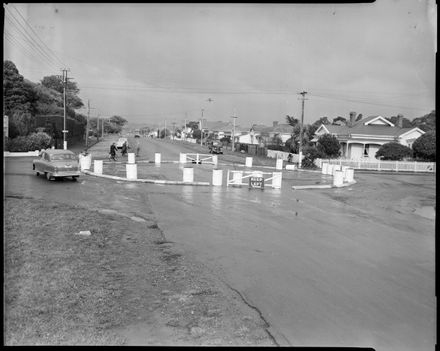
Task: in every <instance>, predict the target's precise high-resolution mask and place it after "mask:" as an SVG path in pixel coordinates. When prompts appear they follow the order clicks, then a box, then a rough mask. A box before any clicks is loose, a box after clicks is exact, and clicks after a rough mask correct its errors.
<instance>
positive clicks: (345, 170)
mask: <svg viewBox="0 0 440 351" xmlns="http://www.w3.org/2000/svg"><path fill="white" fill-rule="evenodd" d="M348 168H350V167H348V166H342V167H341V170H342V174H343V177H344V182H345V175H346V173H347V169H348Z"/></svg>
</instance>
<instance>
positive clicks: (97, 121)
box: [96, 114, 100, 142]
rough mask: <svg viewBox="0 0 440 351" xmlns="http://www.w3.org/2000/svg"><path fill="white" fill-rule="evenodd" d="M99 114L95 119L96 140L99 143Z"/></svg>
mask: <svg viewBox="0 0 440 351" xmlns="http://www.w3.org/2000/svg"><path fill="white" fill-rule="evenodd" d="M99 116H100V115H99V114H98V117H96V138H97V139H98V142H99Z"/></svg>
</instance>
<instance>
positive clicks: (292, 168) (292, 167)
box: [286, 165, 295, 171]
mask: <svg viewBox="0 0 440 351" xmlns="http://www.w3.org/2000/svg"><path fill="white" fill-rule="evenodd" d="M286 169H287V170H288V171H294V170H295V165H286Z"/></svg>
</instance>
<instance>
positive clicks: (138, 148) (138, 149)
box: [135, 140, 141, 157]
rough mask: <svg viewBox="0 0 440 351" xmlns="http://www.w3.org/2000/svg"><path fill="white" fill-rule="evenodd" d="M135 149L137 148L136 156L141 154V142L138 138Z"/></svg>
mask: <svg viewBox="0 0 440 351" xmlns="http://www.w3.org/2000/svg"><path fill="white" fill-rule="evenodd" d="M135 150H136V157H138V156H139V152H140V151H141V145H140V143H139V140H136V144H135Z"/></svg>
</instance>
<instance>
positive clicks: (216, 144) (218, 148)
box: [208, 140, 223, 154]
mask: <svg viewBox="0 0 440 351" xmlns="http://www.w3.org/2000/svg"><path fill="white" fill-rule="evenodd" d="M208 148H209V153H211V154H222V153H223V150H222V148H223V145H222V143H221V142H220V141H217V140H215V141H211V142H210V143H209V144H208Z"/></svg>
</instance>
